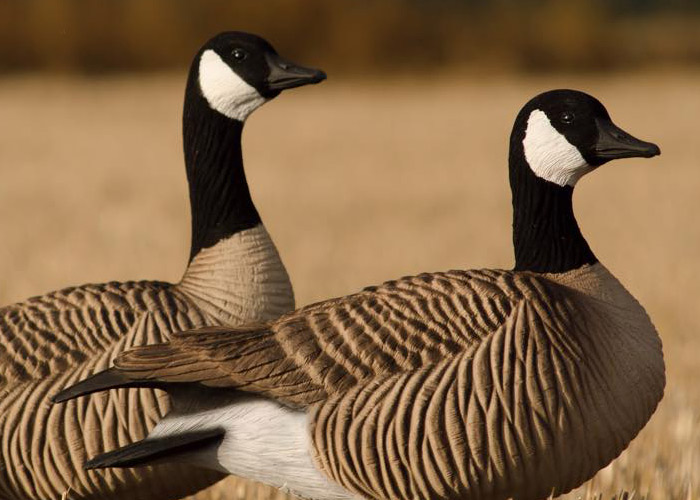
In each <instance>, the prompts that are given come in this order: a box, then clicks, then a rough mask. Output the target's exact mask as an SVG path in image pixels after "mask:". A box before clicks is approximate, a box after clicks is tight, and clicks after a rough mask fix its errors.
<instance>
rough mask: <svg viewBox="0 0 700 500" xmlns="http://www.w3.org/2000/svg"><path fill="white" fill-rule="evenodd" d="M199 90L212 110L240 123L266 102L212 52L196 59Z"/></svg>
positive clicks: (207, 52)
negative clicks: (197, 61)
mask: <svg viewBox="0 0 700 500" xmlns="http://www.w3.org/2000/svg"><path fill="white" fill-rule="evenodd" d="M199 87H200V88H201V89H202V94H203V95H204V98H205V99H206V100H207V102H208V103H209V106H211V108H212V109H214V110H216V111H218V112H219V113H221V114H222V115H225V116H228V117H229V118H233V119H234V120H239V121H242V122H243V121H245V120H246V118H248V116H249V115H250V114H251V113H252V112H253V111H255V110H256V109H257V108H259V107H260V106H262V105H263V104H264V103H265V101H266V99H265V98H264V97H262V96H261V95H260V94H259V93H258V91H257V90H255V88H254V87H252V86H250V85H249V84H247V83H246V82H245V81H244V80H243V79H242V78H241V77H240V76H238V75H237V74H236V72H235V71H233V70H232V69H231V67H230V66H229V65H228V64H226V63H225V62H224V61H223V60H222V59H221V57H219V54H217V53H216V52H214V51H213V50H205V51H204V53H203V54H202V57H201V58H200V59H199Z"/></svg>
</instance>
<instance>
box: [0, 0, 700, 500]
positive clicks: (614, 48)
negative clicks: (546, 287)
mask: <svg viewBox="0 0 700 500" xmlns="http://www.w3.org/2000/svg"><path fill="white" fill-rule="evenodd" d="M222 29H242V30H249V31H254V32H257V33H260V34H262V35H264V36H266V37H268V38H269V39H270V40H271V41H272V42H273V43H274V44H275V46H276V47H277V48H278V50H279V51H280V52H281V53H282V54H284V55H285V56H289V57H290V58H294V59H297V60H298V61H299V62H301V63H304V64H308V65H316V66H318V67H321V68H323V69H325V70H327V71H328V72H329V74H330V78H329V80H328V81H327V82H325V83H323V84H322V85H320V86H317V87H313V88H304V89H299V90H294V91H290V92H288V93H285V94H283V95H282V96H281V97H280V98H278V99H277V100H276V101H275V102H274V103H271V104H268V105H267V106H265V107H264V108H263V109H261V110H260V111H259V112H257V113H256V114H255V115H254V116H253V117H252V118H251V119H250V120H249V123H248V125H247V127H246V132H245V134H244V150H245V160H246V170H247V173H248V178H249V182H250V185H251V189H252V191H253V195H254V199H255V200H256V203H257V206H258V208H259V210H260V212H261V214H262V216H263V219H264V221H265V222H266V224H267V227H268V229H269V230H270V232H271V234H272V235H273V237H274V239H275V241H276V243H277V245H278V248H279V249H280V252H281V254H282V256H283V258H284V260H285V263H286V264H287V267H288V270H289V272H290V274H291V277H292V280H293V283H294V285H295V288H296V294H297V303H298V305H303V304H306V303H309V302H312V301H316V300H321V299H324V298H327V297H330V296H335V295H341V294H346V293H350V292H353V291H355V290H357V289H358V288H360V287H362V286H364V285H367V284H373V283H378V282H381V281H382V280H385V279H390V278H394V277H398V276H401V275H405V274H412V273H417V272H420V271H433V270H444V269H449V268H478V267H510V266H511V265H512V249H511V248H512V247H511V240H510V225H511V208H510V193H509V189H508V182H507V166H506V159H507V143H508V134H509V133H510V127H511V125H512V120H513V118H514V116H515V114H516V113H517V111H518V110H519V108H520V107H521V106H522V104H524V102H525V101H527V100H528V99H529V98H530V97H531V96H533V95H534V94H535V93H537V92H540V91H543V90H547V89H551V88H556V87H572V88H577V89H581V90H585V91H588V92H590V93H592V94H594V95H596V96H597V97H599V98H600V99H601V100H602V101H603V102H604V103H605V104H606V105H607V107H608V109H609V111H610V113H611V115H612V117H613V119H614V120H615V121H616V122H617V123H618V124H619V125H620V126H622V127H623V128H625V129H627V130H628V131H630V132H631V133H632V134H634V135H637V136H638V137H640V138H643V139H647V140H652V141H654V142H657V143H658V144H659V145H660V146H661V149H662V153H663V154H662V156H661V157H660V158H657V159H653V160H649V161H644V160H625V161H619V162H615V163H612V164H609V165H607V166H605V167H603V168H601V169H600V170H599V171H597V172H596V173H595V174H594V175H591V176H589V177H587V178H586V179H585V180H584V181H582V182H581V183H580V184H579V187H578V189H577V194H576V200H575V204H576V211H577V216H578V220H579V223H580V225H581V226H582V229H583V231H584V234H585V235H586V236H587V238H588V240H589V242H590V244H591V246H592V248H593V249H594V251H595V252H596V254H597V255H598V257H599V258H600V259H601V261H602V262H603V263H604V264H605V265H607V266H608V267H609V268H610V269H611V270H612V272H613V273H614V274H616V275H617V276H618V277H619V278H620V279H621V281H622V282H623V283H625V284H626V285H627V286H628V288H629V289H630V290H631V291H632V293H633V294H635V296H636V297H637V298H638V299H639V300H640V301H641V302H642V303H643V304H644V305H645V307H646V308H647V310H648V311H649V313H650V315H651V316H652V318H653V319H654V321H655V323H656V325H657V327H658V328H659V331H660V333H661V336H662V338H663V341H664V349H665V355H666V360H667V369H668V385H667V392H666V396H665V398H664V401H663V402H662V404H661V406H660V408H659V410H658V411H657V413H656V415H655V416H654V418H653V419H652V421H651V422H650V423H649V425H648V426H647V427H646V428H645V430H644V431H643V432H642V433H641V435H640V436H639V437H638V438H637V439H636V440H635V442H634V443H633V444H632V446H631V447H630V448H629V450H628V451H626V452H625V453H624V454H623V455H622V456H621V457H620V458H619V459H618V460H616V461H615V462H614V463H613V464H612V465H611V466H610V467H608V468H607V469H605V470H603V471H601V472H600V473H599V474H598V475H597V476H596V478H594V480H593V481H591V482H590V483H588V484H587V485H585V486H584V487H582V488H581V489H580V490H578V491H577V492H575V493H573V494H570V495H568V498H572V499H573V498H578V497H579V496H583V497H587V498H594V496H595V495H597V494H602V495H603V497H602V498H611V496H612V495H614V494H617V493H619V492H620V491H622V490H627V491H630V492H634V493H635V496H634V498H641V497H643V496H646V497H647V498H652V499H679V500H680V499H682V500H688V499H691V498H700V388H698V380H700V361H699V360H698V353H700V316H699V315H698V310H697V307H698V305H699V304H700V259H699V257H700V224H698V220H697V219H698V217H699V216H700V196H699V195H698V192H699V191H700V141H698V139H697V135H698V131H699V130H700V126H699V125H698V120H699V119H700V118H699V117H700V2H698V1H682V0H675V1H667V2H661V1H655V0H643V1H633V0H615V1H609V2H584V1H579V0H574V1H572V2H558V1H549V2H547V1H545V2H535V1H523V2H517V3H516V2H509V1H505V0H501V1H496V2H486V1H457V0H454V1H450V0H444V1H436V2H430V1H428V0H422V1H419V0H413V1H410V0H402V1H400V0H386V1H378V0H377V1H368V0H362V1H360V0H358V1H356V2H341V1H340V0H287V1H285V0H267V1H265V2H253V1H245V2H241V1H239V2H224V1H204V2H198V3H195V2H187V1H184V0H120V1H113V0H102V1H96V0H0V213H2V216H1V217H0V235H2V236H1V237H0V242H1V243H0V304H7V303H11V302H14V301H17V300H21V299H23V298H25V297H27V296H30V295H33V294H40V293H43V292H46V291H48V290H52V289H56V288H61V287H64V286H67V285H71V284H80V283H84V282H91V281H92V282H99V281H106V280H111V279H118V280H122V279H133V278H156V279H164V280H171V281H176V280H178V279H179V277H180V276H181V274H182V271H183V269H184V265H185V263H186V259H187V255H188V250H189V206H188V201H187V191H186V180H185V175H184V166H183V161H182V155H181V139H180V126H181V124H180V118H181V117H180V114H181V107H182V94H183V90H184V81H185V76H186V72H185V70H186V66H187V64H188V63H189V59H190V58H191V56H192V54H193V53H194V52H195V51H196V50H197V48H198V47H199V45H201V43H202V42H203V41H204V40H205V39H206V38H208V37H209V36H210V35H212V34H214V33H216V32H217V31H219V30H222ZM579 452H580V451H579V450H575V449H572V450H571V453H579ZM228 493H229V495H228V496H226V497H224V496H222V498H242V497H244V496H245V494H244V491H243V490H238V489H235V488H234V489H232V490H230V491H229V492H228ZM280 497H281V495H280ZM248 498H253V497H252V496H249V497H248ZM254 498H258V499H263V498H269V496H268V494H267V492H266V491H264V490H262V489H261V490H260V491H259V492H257V493H256V494H255V495H254Z"/></svg>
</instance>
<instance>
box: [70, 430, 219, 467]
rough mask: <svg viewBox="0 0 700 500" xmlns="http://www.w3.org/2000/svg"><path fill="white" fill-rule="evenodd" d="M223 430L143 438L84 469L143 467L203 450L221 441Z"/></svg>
mask: <svg viewBox="0 0 700 500" xmlns="http://www.w3.org/2000/svg"><path fill="white" fill-rule="evenodd" d="M224 434H225V431H224V430H223V429H219V428H214V429H206V430H203V431H194V432H185V433H183V434H176V435H171V436H163V437H159V438H146V439H144V440H142V441H138V442H136V443H132V444H129V445H126V446H124V447H122V448H119V449H117V450H114V451H109V452H107V453H103V454H101V455H97V456H96V457H95V458H93V459H91V460H88V461H87V462H85V464H84V465H83V469H85V470H95V469H106V468H108V467H119V468H123V467H144V466H147V465H151V464H153V463H154V462H158V461H160V460H163V459H165V460H167V459H171V460H172V459H173V458H174V457H176V456H179V455H185V454H187V453H192V452H196V451H197V450H201V449H202V448H206V447H208V446H213V445H216V444H217V443H219V442H221V440H222V439H223V437H224Z"/></svg>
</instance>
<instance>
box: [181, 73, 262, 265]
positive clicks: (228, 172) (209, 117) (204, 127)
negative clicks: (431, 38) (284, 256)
mask: <svg viewBox="0 0 700 500" xmlns="http://www.w3.org/2000/svg"><path fill="white" fill-rule="evenodd" d="M196 75H197V72H196V71H194V70H193V71H191V72H190V78H189V81H188V83H187V90H186V92H185V109H184V113H183V121H182V130H183V141H184V149H185V166H186V168H187V181H188V183H189V188H190V204H191V208H192V246H191V250H190V260H192V259H193V258H194V257H195V256H196V255H197V254H198V253H199V251H200V250H201V249H203V248H208V247H211V246H213V245H215V244H216V243H217V242H218V241H220V240H221V239H224V238H227V237H229V236H231V235H233V234H235V233H237V232H239V231H242V230H244V229H250V228H252V227H254V226H256V225H257V224H259V223H260V215H259V214H258V211H257V210H256V208H255V205H254V204H253V200H252V199H251V197H250V191H249V189H248V183H247V181H246V178H245V172H244V171H243V155H242V152H241V133H242V132H243V123H242V122H240V121H237V120H233V119H231V118H228V117H226V116H224V115H222V114H221V113H218V112H216V111H214V110H212V109H211V108H210V107H209V104H208V103H207V102H206V100H205V98H204V97H203V96H202V95H201V92H200V91H199V83H198V81H197V76H196Z"/></svg>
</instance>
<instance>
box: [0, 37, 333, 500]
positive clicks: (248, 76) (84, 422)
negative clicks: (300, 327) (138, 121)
mask: <svg viewBox="0 0 700 500" xmlns="http://www.w3.org/2000/svg"><path fill="white" fill-rule="evenodd" d="M239 58H240V60H239ZM281 66H285V68H284V69H283V68H281ZM323 78H324V75H323V74H322V73H321V72H319V71H316V70H310V69H306V68H302V67H299V66H296V65H294V64H292V63H289V62H287V61H284V60H283V59H282V58H280V56H278V55H277V53H276V52H275V51H274V49H273V48H272V47H271V46H270V45H269V44H268V43H267V42H266V41H265V40H262V39H260V38H258V37H256V36H254V35H249V34H245V33H237V32H230V33H222V34H221V35H218V36H217V37H214V38H213V39H211V40H210V41H209V42H207V44H205V45H204V46H203V47H202V49H201V50H200V51H199V53H198V54H197V55H196V57H195V59H194V62H193V65H192V69H191V71H190V75H189V79H188V84H187V90H186V95H185V107H184V114H183V137H184V151H185V164H186V168H187V175H188V181H189V187H190V201H191V205H192V247H191V256H190V262H189V264H188V267H187V269H186V271H185V273H184V275H183V277H182V279H181V281H180V282H178V283H173V284H171V283H165V282H158V281H134V282H125V283H119V282H110V283H105V284H90V285H84V286H80V287H74V288H67V289H64V290H60V291H56V292H52V293H48V294H46V295H43V296H39V297H34V298H31V299H29V300H27V301H25V302H21V303H18V304H13V305H9V306H6V307H4V308H2V309H0V345H1V346H2V350H0V389H2V392H3V397H2V398H0V426H2V434H1V435H0V443H1V444H2V449H1V450H0V498H3V499H4V500H10V499H17V500H19V499H37V498H60V497H61V495H62V494H64V493H65V492H69V496H68V498H107V497H108V498H139V499H142V498H143V499H145V498H157V499H159V500H163V499H167V498H181V497H183V496H185V495H188V494H191V493H194V492H196V491H198V490H200V489H202V488H203V487H206V486H208V485H209V484H212V483H213V482H215V481H217V480H219V479H220V478H221V477H223V476H222V475H221V474H218V473H206V472H204V473H203V472H202V471H192V470H191V469H189V468H183V467H180V466H177V465H164V466H161V467H157V468H155V469H153V470H146V469H141V470H133V471H127V472H125V473H124V472H116V473H115V472H114V471H99V472H96V473H86V472H85V471H84V470H83V469H82V467H81V466H80V464H81V462H82V461H84V460H85V458H86V457H89V456H92V455H93V454H95V453H101V452H104V451H107V450H110V449H112V448H113V447H114V446H115V445H116V446H118V445H122V444H126V443H129V442H131V441H133V440H135V439H142V438H143V437H145V436H146V435H147V434H148V432H149V430H150V429H151V428H152V427H153V426H154V425H155V423H156V422H157V421H158V420H159V419H160V418H161V417H162V416H163V415H165V414H166V413H167V412H168V411H169V408H170V403H169V400H168V398H167V397H165V396H164V395H163V394H162V393H157V392H155V391H153V390H151V389H144V390H139V391H137V392H134V393H131V394H118V393H113V394H111V395H110V396H109V397H107V398H95V399H94V400H91V401H78V402H75V403H71V404H69V405H66V406H63V407H58V406H51V405H47V404H46V397H47V394H50V393H53V392H55V391H56V390H57V389H58V388H60V387H63V386H65V385H66V384H67V383H71V382H73V381H77V380H79V379H81V378H84V377H85V376H87V375H90V374H92V373H96V372H99V371H101V370H103V369H105V368H107V367H109V366H110V365H111V363H112V360H113V358H114V357H115V356H116V355H117V354H118V353H119V352H121V351H123V350H124V349H128V348H130V347H133V346H139V345H145V344H149V343H160V342H165V341H167V340H168V339H169V338H170V334H171V333H172V332H175V331H180V330H182V329H190V328H198V327H203V326H206V325H225V324H229V325H236V324H241V323H249V322H251V321H271V320H273V319H275V318H277V317H279V316H280V315H281V314H283V313H285V312H288V311H290V310H292V309H293V308H294V295H293V291H292V286H291V283H290V281H289V277H288V275H287V272H286V270H285V268H284V265H283V263H282V261H281V259H280V256H279V254H278V252H277V250H276V248H275V245H274V243H273V242H272V240H271V238H270V236H269V234H268V233H267V231H266V229H265V227H264V225H263V224H262V222H261V220H260V217H259V215H258V213H257V210H256V209H255V206H254V204H253V202H252V200H251V197H250V193H249V190H248V186H247V183H246V178H245V173H244V171H243V162H242V154H241V133H242V129H243V124H244V121H245V119H246V118H247V116H248V115H249V114H250V113H251V112H252V111H253V110H255V109H256V108H257V107H259V106H260V105H262V104H263V103H264V102H266V101H268V100H270V99H272V98H273V97H275V96H276V95H277V94H279V93H280V92H281V90H283V89H285V88H291V87H294V86H299V85H302V84H304V83H315V82H317V81H320V80H321V79H323ZM234 111H235V113H234Z"/></svg>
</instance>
